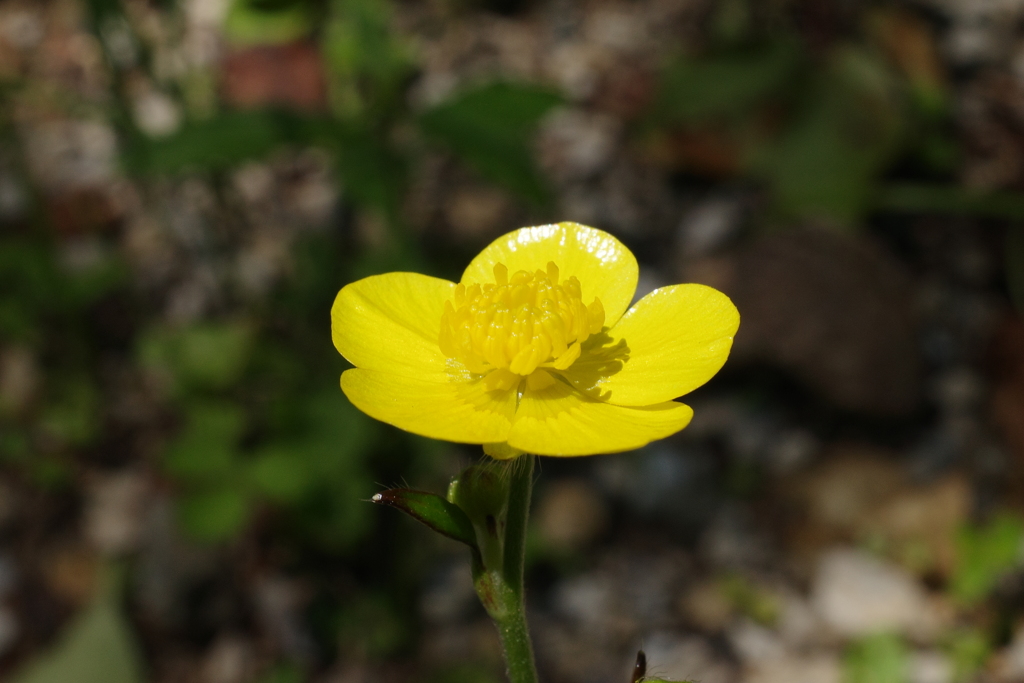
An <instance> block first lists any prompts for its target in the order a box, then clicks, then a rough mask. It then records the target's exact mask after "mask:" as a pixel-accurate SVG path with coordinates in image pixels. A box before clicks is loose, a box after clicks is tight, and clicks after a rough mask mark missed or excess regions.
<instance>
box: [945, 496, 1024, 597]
mask: <svg viewBox="0 0 1024 683" xmlns="http://www.w3.org/2000/svg"><path fill="white" fill-rule="evenodd" d="M956 547H957V565H956V570H955V572H954V574H953V576H952V577H951V578H950V582H949V592H950V594H951V595H952V596H953V597H954V598H955V599H956V600H957V601H959V602H960V603H962V604H965V605H973V604H976V603H978V602H980V601H981V600H984V599H985V598H987V597H988V596H989V594H991V592H992V591H993V589H995V587H996V585H997V584H998V583H999V581H1000V580H1001V579H1003V578H1004V577H1005V576H1006V575H1007V574H1009V573H1010V572H1011V571H1013V570H1016V569H1019V568H1020V567H1021V564H1022V561H1024V520H1022V519H1021V518H1020V517H1019V516H1018V515H1016V514H1012V513H1004V514H1000V515H997V516H996V517H994V518H993V519H992V520H990V521H989V522H988V523H986V524H984V525H981V526H969V527H965V528H964V529H962V530H961V531H960V532H959V533H958V534H957V539H956Z"/></svg>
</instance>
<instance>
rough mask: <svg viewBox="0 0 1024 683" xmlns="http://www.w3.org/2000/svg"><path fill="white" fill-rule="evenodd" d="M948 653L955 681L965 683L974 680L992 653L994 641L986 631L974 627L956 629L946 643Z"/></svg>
mask: <svg viewBox="0 0 1024 683" xmlns="http://www.w3.org/2000/svg"><path fill="white" fill-rule="evenodd" d="M946 651H947V653H948V655H949V658H950V660H951V661H952V663H953V680H954V681H955V682H956V683H965V682H966V681H971V680H974V678H975V675H976V674H977V673H978V671H980V670H981V668H982V667H983V666H984V665H985V662H986V660H987V659H988V657H989V655H990V654H991V653H992V641H991V639H990V638H989V636H988V634H986V633H985V632H984V631H982V630H980V629H978V628H973V627H962V628H958V629H955V630H954V631H953V632H952V633H951V634H950V635H949V637H948V639H947V641H946Z"/></svg>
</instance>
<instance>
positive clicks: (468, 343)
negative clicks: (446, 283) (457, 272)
mask: <svg viewBox="0 0 1024 683" xmlns="http://www.w3.org/2000/svg"><path fill="white" fill-rule="evenodd" d="M558 275H559V270H558V266H556V265H555V264H554V263H550V262H549V263H548V265H547V269H546V270H536V271H534V272H532V273H530V272H528V271H525V270H520V271H518V272H516V273H514V274H513V275H511V276H509V273H508V268H507V267H506V266H505V265H504V264H501V263H499V264H497V265H495V266H494V284H490V283H487V284H471V285H469V286H466V285H463V284H460V285H458V286H457V287H456V288H455V296H454V297H453V298H452V299H451V300H450V301H448V302H446V303H445V307H444V313H443V314H442V316H441V332H440V335H439V336H438V345H439V346H440V347H441V352H442V353H444V354H445V356H447V357H448V358H454V359H456V360H458V361H461V362H462V363H463V364H464V365H465V366H466V367H467V368H468V369H469V370H470V371H471V372H475V373H478V374H485V375H487V377H486V378H485V382H486V386H487V388H488V390H497V389H509V388H511V387H512V386H514V385H516V384H518V382H519V379H521V378H522V377H528V378H529V383H528V386H529V387H530V388H531V389H542V388H545V387H547V386H550V384H551V383H552V382H553V381H554V379H553V378H552V377H551V375H550V374H549V373H548V372H546V371H538V368H542V367H550V368H553V369H556V370H565V369H567V368H568V367H569V366H571V365H572V364H573V363H574V362H575V361H576V359H577V358H579V356H580V344H582V343H583V342H584V341H586V339H587V337H589V336H590V335H592V334H596V333H598V332H600V331H601V329H602V328H603V327H604V306H603V305H602V304H601V301H600V299H598V298H596V297H595V298H594V301H593V303H591V304H590V305H589V306H587V305H585V304H584V303H583V296H582V288H581V287H580V281H579V280H577V279H576V278H575V277H570V278H569V279H567V280H564V281H562V283H561V284H559V282H558Z"/></svg>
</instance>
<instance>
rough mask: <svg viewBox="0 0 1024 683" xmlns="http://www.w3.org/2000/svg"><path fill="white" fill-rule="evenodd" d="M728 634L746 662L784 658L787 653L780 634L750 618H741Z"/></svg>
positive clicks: (734, 647) (730, 640) (735, 648)
mask: <svg viewBox="0 0 1024 683" xmlns="http://www.w3.org/2000/svg"><path fill="white" fill-rule="evenodd" d="M727 636H728V638H729V643H730V644H731V645H732V648H733V650H735V651H736V654H737V655H738V656H739V658H740V661H741V662H743V663H744V664H748V665H750V664H757V663H758V662H765V661H768V660H772V659H782V658H783V657H784V656H785V654H786V647H785V644H784V643H783V641H782V640H781V639H780V638H779V637H778V635H776V634H775V633H774V632H773V631H772V630H771V629H768V628H765V627H764V626H762V625H760V624H758V623H756V622H754V621H752V620H750V619H740V620H739V621H738V622H736V623H735V624H734V625H733V626H732V627H731V628H730V629H729V632H728V634H727Z"/></svg>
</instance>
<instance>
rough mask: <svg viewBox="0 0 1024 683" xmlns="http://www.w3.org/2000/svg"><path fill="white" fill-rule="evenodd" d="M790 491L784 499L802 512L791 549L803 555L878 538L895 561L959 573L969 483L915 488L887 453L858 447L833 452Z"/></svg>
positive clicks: (947, 481) (954, 479)
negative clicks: (958, 539) (957, 541)
mask: <svg viewBox="0 0 1024 683" xmlns="http://www.w3.org/2000/svg"><path fill="white" fill-rule="evenodd" d="M786 489H787V490H786V493H785V494H784V496H785V498H787V499H788V501H789V504H790V505H793V506H794V508H793V509H792V511H791V513H792V519H793V524H792V526H791V534H792V536H791V543H792V544H793V545H794V548H793V549H794V550H795V551H796V552H798V553H799V554H802V555H803V556H804V557H807V556H810V555H813V554H815V553H817V552H818V550H820V549H821V548H823V547H825V546H828V545H830V544H833V543H836V542H863V541H865V540H868V539H873V540H874V541H875V542H883V543H885V544H886V550H887V552H889V553H890V554H892V555H895V556H897V557H901V556H902V555H904V554H905V553H908V555H907V556H902V557H901V560H905V561H907V562H909V563H910V564H917V565H918V568H919V569H920V570H922V571H929V570H938V571H940V572H946V571H948V570H949V569H950V568H951V567H952V563H953V559H954V548H953V546H952V543H953V538H954V535H955V531H956V529H957V528H958V527H959V526H960V525H961V524H963V523H964V522H965V521H966V519H967V516H968V514H969V512H970V508H971V489H970V486H969V484H968V482H967V481H966V479H965V478H964V477H962V476H960V475H950V476H948V477H946V478H943V479H941V480H938V481H934V482H932V483H929V484H925V485H920V484H912V483H910V482H909V481H908V480H907V476H906V474H905V472H904V471H903V468H901V467H900V466H899V465H897V464H896V463H895V462H894V461H893V459H892V458H891V457H887V454H886V453H885V452H884V451H878V450H874V449H871V448H867V447H863V446H856V445H852V444H849V445H841V446H834V447H832V448H831V449H829V450H827V451H826V453H825V456H824V457H823V458H822V462H821V464H819V465H817V466H815V467H814V468H812V469H811V470H809V471H807V472H806V473H804V474H802V475H800V476H798V477H796V478H795V479H793V480H792V481H790V482H788V483H787V487H786ZM922 550H923V551H924V552H925V554H926V556H924V557H921V556H920V553H921V551H922ZM914 553H916V554H917V557H912V556H911V555H913V554H914ZM922 563H923V564H922Z"/></svg>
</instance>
